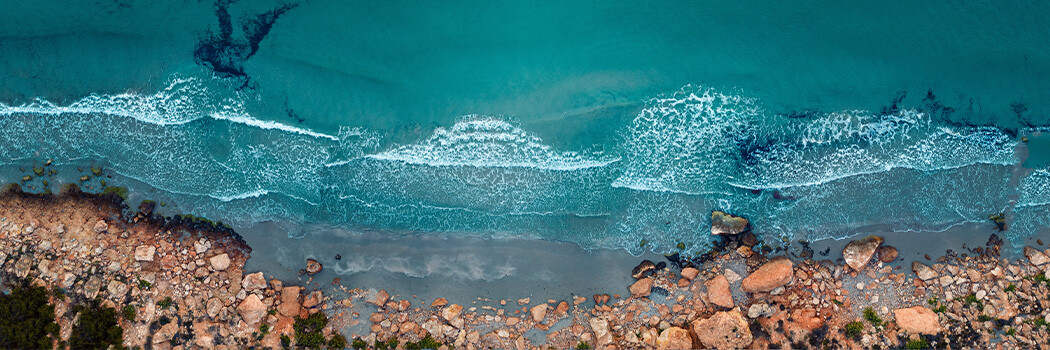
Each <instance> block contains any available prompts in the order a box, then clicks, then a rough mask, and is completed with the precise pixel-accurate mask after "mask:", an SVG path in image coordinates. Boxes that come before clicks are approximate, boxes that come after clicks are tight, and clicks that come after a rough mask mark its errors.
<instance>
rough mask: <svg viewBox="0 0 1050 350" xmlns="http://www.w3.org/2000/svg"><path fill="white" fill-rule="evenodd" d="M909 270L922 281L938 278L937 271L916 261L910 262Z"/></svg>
mask: <svg viewBox="0 0 1050 350" xmlns="http://www.w3.org/2000/svg"><path fill="white" fill-rule="evenodd" d="M911 270H912V271H914V272H915V275H917V276H919V279H921V280H924V281H929V280H932V279H934V278H937V276H939V274H938V273H937V270H934V269H933V268H930V267H929V266H926V265H925V264H923V263H921V262H918V261H912V262H911Z"/></svg>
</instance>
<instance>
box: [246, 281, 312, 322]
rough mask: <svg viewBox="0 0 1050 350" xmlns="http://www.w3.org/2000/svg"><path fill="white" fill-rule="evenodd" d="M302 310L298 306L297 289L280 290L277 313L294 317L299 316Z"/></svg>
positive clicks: (289, 287)
mask: <svg viewBox="0 0 1050 350" xmlns="http://www.w3.org/2000/svg"><path fill="white" fill-rule="evenodd" d="M253 295H254V294H253ZM302 308H303V307H302V305H300V304H299V287H296V286H288V287H284V289H281V305H280V306H278V307H277V312H280V313H281V315H285V316H288V317H295V316H299V312H301V311H302Z"/></svg>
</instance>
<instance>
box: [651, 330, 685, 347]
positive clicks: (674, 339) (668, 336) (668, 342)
mask: <svg viewBox="0 0 1050 350" xmlns="http://www.w3.org/2000/svg"><path fill="white" fill-rule="evenodd" d="M656 348H657V349H661V350H662V349H692V348H693V339H692V338H690V337H689V331H687V330H685V329H682V328H678V327H671V328H668V329H665V330H664V331H663V332H661V333H660V336H659V337H657V338H656Z"/></svg>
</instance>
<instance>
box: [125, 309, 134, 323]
mask: <svg viewBox="0 0 1050 350" xmlns="http://www.w3.org/2000/svg"><path fill="white" fill-rule="evenodd" d="M123 311H124V319H125V320H128V321H132V322H134V321H135V307H134V306H131V305H127V306H124V310H123Z"/></svg>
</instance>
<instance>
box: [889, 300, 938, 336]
mask: <svg viewBox="0 0 1050 350" xmlns="http://www.w3.org/2000/svg"><path fill="white" fill-rule="evenodd" d="M893 316H894V317H896V318H897V326H898V327H900V328H901V329H903V330H906V331H908V332H912V333H923V334H937V333H938V332H940V331H941V324H940V322H938V321H937V314H936V313H934V312H933V310H930V309H928V308H925V307H922V306H915V307H910V308H907V309H897V310H893Z"/></svg>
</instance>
